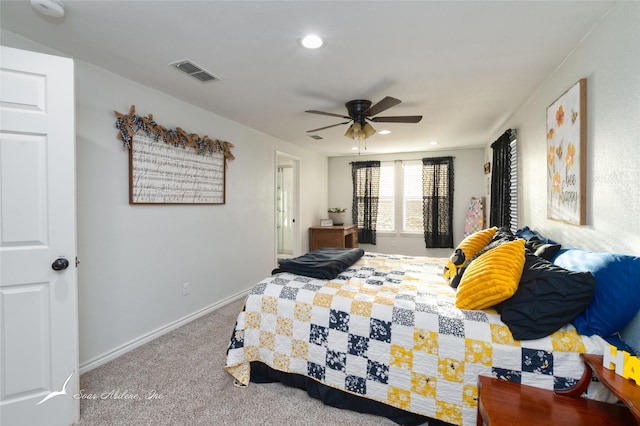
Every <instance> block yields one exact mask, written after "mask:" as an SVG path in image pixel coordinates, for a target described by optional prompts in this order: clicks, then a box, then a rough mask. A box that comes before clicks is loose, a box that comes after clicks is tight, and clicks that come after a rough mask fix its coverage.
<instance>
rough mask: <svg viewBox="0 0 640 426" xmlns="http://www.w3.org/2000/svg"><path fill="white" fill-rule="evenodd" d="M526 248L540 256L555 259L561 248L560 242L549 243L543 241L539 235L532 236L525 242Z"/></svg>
mask: <svg viewBox="0 0 640 426" xmlns="http://www.w3.org/2000/svg"><path fill="white" fill-rule="evenodd" d="M524 246H525V248H526V249H527V252H529V253H532V254H535V255H536V256H540V257H541V258H543V259H545V260H549V261H550V260H551V259H553V256H555V255H556V254H557V253H558V251H559V250H560V247H561V245H560V244H549V243H545V242H544V241H541V240H540V239H539V238H538V237H532V238H531V239H529V240H528V241H527V242H526V243H525V245H524Z"/></svg>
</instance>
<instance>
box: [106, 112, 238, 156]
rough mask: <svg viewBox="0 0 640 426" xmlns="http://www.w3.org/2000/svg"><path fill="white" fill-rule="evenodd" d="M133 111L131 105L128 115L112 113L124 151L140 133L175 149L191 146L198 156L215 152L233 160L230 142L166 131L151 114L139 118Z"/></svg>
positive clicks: (129, 147) (177, 131)
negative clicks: (168, 144)
mask: <svg viewBox="0 0 640 426" xmlns="http://www.w3.org/2000/svg"><path fill="white" fill-rule="evenodd" d="M135 110H136V107H135V105H131V108H130V109H129V114H128V115H124V114H121V113H119V112H118V111H114V113H115V115H116V128H117V129H118V130H119V131H118V139H120V140H121V141H122V144H123V145H124V147H125V148H126V149H131V141H132V140H133V135H135V133H136V132H138V131H142V132H145V133H146V134H147V136H151V135H153V136H154V138H155V140H156V141H159V140H160V139H161V138H162V140H163V141H164V143H170V144H173V146H175V147H182V149H186V147H187V146H192V147H194V148H195V149H196V151H197V152H198V154H207V153H208V154H213V153H214V152H215V153H222V154H223V155H224V158H225V159H226V160H229V161H231V160H234V159H235V157H234V156H233V154H232V153H231V148H233V144H232V143H231V142H226V141H220V140H217V139H215V140H214V139H211V138H209V137H208V136H207V135H205V136H202V137H200V136H198V135H197V134H196V133H187V132H185V131H184V130H182V129H181V128H180V127H176V128H175V129H167V128H165V127H163V126H161V125H159V124H158V123H156V122H155V121H153V115H152V114H149V116H148V117H141V116H139V115H136V112H135Z"/></svg>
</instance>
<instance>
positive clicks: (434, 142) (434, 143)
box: [429, 141, 439, 145]
mask: <svg viewBox="0 0 640 426" xmlns="http://www.w3.org/2000/svg"><path fill="white" fill-rule="evenodd" d="M438 143H439V142H438V141H431V142H429V145H438Z"/></svg>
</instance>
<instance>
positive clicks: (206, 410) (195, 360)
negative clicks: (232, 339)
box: [79, 299, 395, 426]
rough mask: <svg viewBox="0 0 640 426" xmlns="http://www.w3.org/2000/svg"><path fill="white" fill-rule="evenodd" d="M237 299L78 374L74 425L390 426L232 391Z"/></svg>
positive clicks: (293, 393)
mask: <svg viewBox="0 0 640 426" xmlns="http://www.w3.org/2000/svg"><path fill="white" fill-rule="evenodd" d="M243 301H244V300H243V299H241V300H238V301H235V302H232V303H230V304H228V305H226V306H223V307H221V308H219V309H217V310H216V311H214V312H211V313H209V314H207V315H205V316H203V317H201V318H198V319H197V320H195V321H192V322H190V323H189V324H186V325H184V326H182V327H180V328H178V329H176V330H174V331H172V332H170V333H167V334H165V335H163V336H161V337H159V338H157V339H155V340H153V341H151V342H149V343H147V344H145V345H143V346H140V347H138V348H136V349H134V350H132V351H130V352H128V353H126V354H124V355H122V356H121V357H119V358H117V359H115V360H113V361H110V362H108V363H106V364H103V365H101V366H100V367H98V368H95V369H94V370H91V371H89V372H87V373H85V374H83V375H82V376H81V377H80V389H81V392H80V395H81V397H82V399H81V401H80V423H79V425H90V426H102V425H104V426H118V425H123V426H124V425H126V426H131V425H138V426H142V425H154V426H155V425H320V424H321V425H349V426H358V425H395V423H394V422H392V421H391V420H389V419H387V418H385V417H379V416H373V415H368V414H361V413H356V412H353V411H348V410H341V409H337V408H333V407H330V406H326V405H324V404H323V403H322V402H321V401H318V400H316V399H313V398H311V397H309V396H308V395H307V393H306V392H305V391H303V390H300V389H294V388H289V387H286V386H283V385H282V384H280V383H268V384H256V383H251V384H250V385H249V386H248V387H247V388H238V387H235V386H234V385H233V379H232V377H231V375H230V374H229V373H227V372H226V371H225V369H224V365H225V360H226V350H227V345H228V343H229V336H230V335H231V332H232V330H233V327H234V325H235V321H236V317H237V315H238V312H240V309H241V307H242V303H243Z"/></svg>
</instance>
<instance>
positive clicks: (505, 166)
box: [489, 129, 516, 228]
mask: <svg viewBox="0 0 640 426" xmlns="http://www.w3.org/2000/svg"><path fill="white" fill-rule="evenodd" d="M515 138H516V131H515V130H514V129H509V130H507V131H506V132H504V133H503V134H502V136H500V137H499V138H498V140H496V141H495V142H494V143H492V144H491V148H492V149H493V164H492V167H491V168H492V171H491V207H490V210H489V211H490V213H489V214H490V219H489V226H497V227H498V228H501V227H508V228H510V225H511V180H512V179H511V141H513V140H514V139H515Z"/></svg>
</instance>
